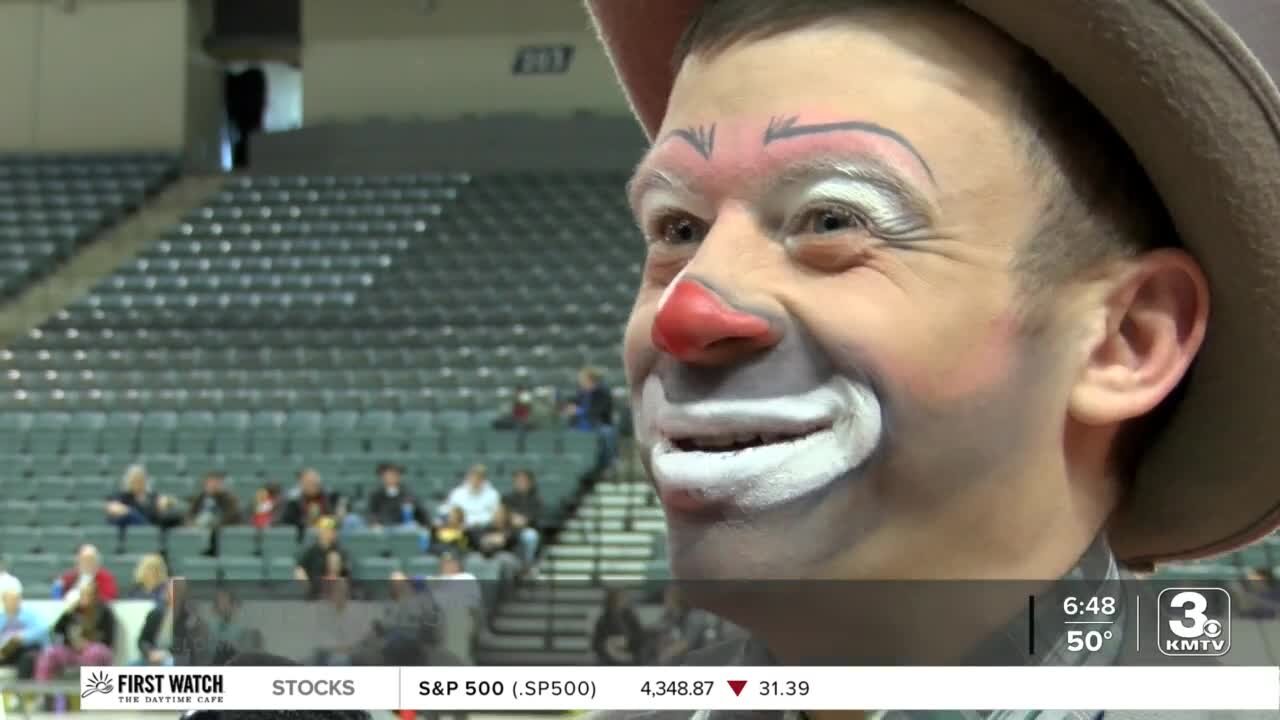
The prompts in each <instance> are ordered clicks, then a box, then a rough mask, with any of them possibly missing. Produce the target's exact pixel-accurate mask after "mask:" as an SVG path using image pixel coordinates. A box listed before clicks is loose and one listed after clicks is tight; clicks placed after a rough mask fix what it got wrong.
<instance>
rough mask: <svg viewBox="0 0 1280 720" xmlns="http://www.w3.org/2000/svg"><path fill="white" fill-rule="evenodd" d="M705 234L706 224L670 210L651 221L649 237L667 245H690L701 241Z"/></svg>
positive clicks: (686, 214) (690, 216) (685, 214)
mask: <svg viewBox="0 0 1280 720" xmlns="http://www.w3.org/2000/svg"><path fill="white" fill-rule="evenodd" d="M706 236H707V224H706V223H705V222H703V221H702V220H699V219H698V218H696V217H694V216H692V215H689V214H688V213H683V212H670V213H667V214H665V215H661V216H659V217H658V218H657V219H656V220H655V221H654V223H653V228H652V232H651V233H650V237H651V238H653V240H654V241H655V242H662V243H666V244H668V245H691V244H694V243H700V242H702V240H703V238H705V237H706Z"/></svg>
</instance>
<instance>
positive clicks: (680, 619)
mask: <svg viewBox="0 0 1280 720" xmlns="http://www.w3.org/2000/svg"><path fill="white" fill-rule="evenodd" d="M711 619H712V618H711V616H710V614H709V613H707V612H705V611H703V610H698V609H696V608H692V607H689V604H688V603H687V602H686V601H685V598H684V595H682V594H681V593H680V586H678V585H675V584H671V585H667V588H666V591H665V592H664V593H663V598H662V617H661V618H660V619H659V620H658V625H657V627H655V628H654V629H653V633H652V636H653V640H652V642H651V643H650V648H651V652H650V659H651V661H652V662H653V663H655V664H657V665H678V664H680V661H681V660H682V659H683V658H684V657H685V656H686V655H688V654H689V653H690V652H693V651H694V650H697V649H699V648H701V647H702V646H703V644H704V643H705V642H706V640H707V638H708V635H710V634H711V632H712V627H711Z"/></svg>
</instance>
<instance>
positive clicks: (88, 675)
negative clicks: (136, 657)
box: [80, 668, 226, 709]
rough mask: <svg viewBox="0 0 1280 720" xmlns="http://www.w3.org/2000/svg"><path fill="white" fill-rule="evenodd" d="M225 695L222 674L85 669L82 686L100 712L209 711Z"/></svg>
mask: <svg viewBox="0 0 1280 720" xmlns="http://www.w3.org/2000/svg"><path fill="white" fill-rule="evenodd" d="M113 675H114V677H113ZM225 692H226V688H225V685H224V679H223V676H222V673H202V672H174V671H168V672H146V671H139V670H132V669H124V668H120V669H118V670H117V671H116V672H114V673H112V672H108V671H107V670H97V669H94V670H90V669H88V668H86V669H85V672H84V673H83V674H82V675H81V683H80V697H81V698H85V699H87V700H89V701H90V702H91V703H94V704H96V705H98V706H99V708H105V707H107V706H110V707H117V706H132V705H139V706H145V705H151V706H161V707H179V708H187V707H208V706H210V705H221V704H222V703H223V697H224V694H225ZM156 709H160V708H159V707H157V708H156Z"/></svg>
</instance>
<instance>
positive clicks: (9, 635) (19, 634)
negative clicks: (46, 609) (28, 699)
mask: <svg viewBox="0 0 1280 720" xmlns="http://www.w3.org/2000/svg"><path fill="white" fill-rule="evenodd" d="M48 644H49V624H48V623H47V622H45V620H44V618H42V617H40V616H39V615H38V614H37V613H35V612H34V611H32V610H31V609H29V608H25V607H23V606H22V583H21V582H20V581H19V580H18V578H16V577H14V576H12V575H7V576H6V577H3V578H0V665H5V666H16V668H17V671H18V677H19V678H24V679H26V678H30V677H31V676H32V674H33V673H34V672H35V663H36V658H37V657H39V655H40V651H41V650H43V649H44V648H45V646H47V645H48Z"/></svg>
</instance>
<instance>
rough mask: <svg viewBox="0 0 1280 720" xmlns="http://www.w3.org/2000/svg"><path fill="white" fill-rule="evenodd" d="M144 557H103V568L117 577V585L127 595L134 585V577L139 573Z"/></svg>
mask: <svg viewBox="0 0 1280 720" xmlns="http://www.w3.org/2000/svg"><path fill="white" fill-rule="evenodd" d="M142 557H143V556H142V555H115V554H113V555H103V556H102V566H103V567H105V568H106V569H107V570H108V571H110V572H111V574H112V575H115V576H116V584H117V585H118V586H119V587H120V591H121V592H122V593H127V592H128V588H129V587H130V586H131V585H133V576H134V573H135V572H137V569H138V563H139V562H140V561H141V560H142Z"/></svg>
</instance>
